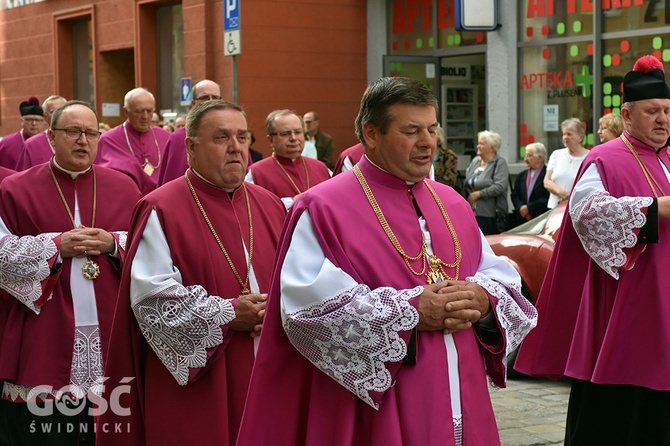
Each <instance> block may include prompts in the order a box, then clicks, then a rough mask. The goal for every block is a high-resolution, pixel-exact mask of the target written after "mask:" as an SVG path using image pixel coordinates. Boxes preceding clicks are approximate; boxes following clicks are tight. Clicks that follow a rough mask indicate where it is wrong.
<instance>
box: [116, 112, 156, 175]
mask: <svg viewBox="0 0 670 446" xmlns="http://www.w3.org/2000/svg"><path fill="white" fill-rule="evenodd" d="M127 123H128V121H126V122H124V123H123V134H124V135H126V144H128V148H129V149H130V153H131V154H132V155H133V156H135V152H134V151H133V146H131V145H130V139H129V138H128V130H127V129H126V124H127ZM149 130H151V134H152V135H153V137H154V144H155V145H156V153H157V154H158V155H157V156H158V162H157V163H156V165H155V166H154V165H153V164H151V162H150V161H149V156H148V155H147V156H145V157H144V164H143V165H142V170H144V173H146V174H147V175H149V176H151V174H153V173H154V170H156V169H158V167H159V166H160V165H161V149H160V147H159V146H158V140H157V139H156V132H154V129H153V128H152V127H149Z"/></svg>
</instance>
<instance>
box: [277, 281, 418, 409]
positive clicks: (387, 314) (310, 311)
mask: <svg viewBox="0 0 670 446" xmlns="http://www.w3.org/2000/svg"><path fill="white" fill-rule="evenodd" d="M422 292H423V287H416V288H413V289H410V290H400V291H396V290H394V289H392V288H387V287H384V288H377V289H376V290H372V291H371V290H370V288H368V287H367V286H365V285H356V286H354V287H352V288H349V289H346V290H343V291H341V292H340V293H338V294H337V295H335V296H332V297H330V298H327V299H326V300H325V301H323V302H318V303H315V304H313V305H310V306H309V307H306V308H301V309H299V310H297V311H295V312H292V313H288V314H287V315H286V318H285V320H284V330H285V331H286V334H287V335H288V337H289V339H290V340H291V343H292V344H293V346H294V347H295V348H296V349H297V350H298V351H299V352H300V353H301V354H302V355H303V356H305V357H306V358H307V359H308V360H309V361H310V362H312V363H313V364H314V365H315V366H316V367H318V368H319V369H320V370H321V371H323V372H325V373H326V374H328V375H329V376H330V377H331V378H333V379H334V380H335V381H337V382H338V383H340V384H341V385H342V386H344V387H345V388H346V389H348V390H349V391H351V392H352V393H354V394H355V395H356V396H358V397H359V398H360V399H361V400H363V401H365V402H366V403H367V404H369V405H370V406H372V407H374V408H375V409H378V408H379V407H378V405H377V404H376V403H375V402H374V401H373V400H372V398H371V397H370V395H369V392H371V391H373V392H380V393H381V392H385V391H386V390H388V389H389V388H390V387H391V384H392V380H391V373H390V372H389V371H388V370H387V369H386V367H385V364H384V363H386V362H399V361H401V360H402V359H403V358H404V357H405V355H406V354H407V345H406V344H405V342H404V341H403V340H402V338H401V337H400V336H399V335H398V332H400V331H407V330H411V329H413V328H414V327H415V326H416V325H417V324H418V323H419V313H418V311H417V310H416V309H415V308H414V307H412V305H411V304H410V303H409V299H411V298H413V297H416V296H419V295H420V294H421V293H422Z"/></svg>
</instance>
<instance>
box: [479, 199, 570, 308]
mask: <svg viewBox="0 0 670 446" xmlns="http://www.w3.org/2000/svg"><path fill="white" fill-rule="evenodd" d="M565 208H566V203H561V204H559V205H558V206H556V207H555V208H554V209H550V210H548V211H547V212H545V213H544V214H542V215H539V216H537V217H535V218H534V219H532V220H530V221H527V222H526V223H524V224H522V225H520V226H517V227H515V228H513V229H511V230H509V231H507V232H503V233H502V234H496V235H489V236H487V237H486V240H488V242H489V244H490V245H491V249H493V252H495V253H496V255H498V256H500V257H503V258H504V259H506V260H507V261H509V262H510V263H511V264H512V265H513V266H514V268H515V269H516V270H517V271H518V273H519V275H520V276H521V285H522V286H521V288H522V289H521V290H522V292H523V293H524V296H526V298H528V300H530V301H531V302H532V303H533V304H535V301H536V300H537V296H538V294H540V287H542V280H543V279H544V274H545V273H546V272H547V266H548V265H549V259H550V258H551V254H552V253H553V252H554V244H555V243H556V237H557V235H558V230H559V228H560V227H561V222H562V221H563V214H564V213H565Z"/></svg>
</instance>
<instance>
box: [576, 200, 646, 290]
mask: <svg viewBox="0 0 670 446" xmlns="http://www.w3.org/2000/svg"><path fill="white" fill-rule="evenodd" d="M652 203H653V198H651V197H621V198H614V197H612V196H611V195H610V194H609V193H607V192H605V191H597V192H593V193H591V194H589V195H588V196H586V197H585V198H584V199H582V200H581V201H580V202H579V203H577V204H576V205H575V206H573V207H572V208H571V209H570V217H572V223H573V226H574V228H575V232H576V233H577V236H578V237H579V240H580V241H581V242H582V246H583V247H584V250H585V251H586V252H587V253H588V254H589V255H590V256H591V258H592V259H593V261H594V262H596V264H598V266H600V267H601V268H602V269H603V270H604V271H605V272H606V273H607V274H609V275H610V276H612V277H614V278H615V279H618V278H619V269H621V268H622V267H623V266H624V265H626V264H627V263H628V260H629V259H628V256H627V255H626V252H625V249H630V248H632V247H633V246H635V245H636V244H637V235H636V234H635V233H634V232H633V230H634V229H639V228H641V227H642V226H644V225H645V224H646V222H647V217H646V215H645V214H644V212H643V209H645V208H647V207H649V206H650V205H651V204H652ZM632 266H633V265H627V267H628V268H632Z"/></svg>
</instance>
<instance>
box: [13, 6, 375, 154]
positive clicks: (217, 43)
mask: <svg viewBox="0 0 670 446" xmlns="http://www.w3.org/2000/svg"><path fill="white" fill-rule="evenodd" d="M238 1H240V11H241V36H242V37H241V39H242V54H241V55H239V56H237V65H238V81H237V85H238V102H239V103H240V104H241V105H243V106H244V107H245V109H246V111H247V115H248V118H249V125H250V127H251V128H252V129H253V130H254V133H255V134H256V137H257V142H256V147H255V148H256V149H257V150H260V151H262V152H264V153H265V154H268V153H269V147H268V145H267V142H266V141H265V138H264V134H265V130H264V126H265V117H266V116H267V114H268V113H269V112H270V111H272V110H274V109H277V108H293V109H295V110H296V111H298V112H299V113H301V114H304V113H306V112H308V111H312V110H314V111H317V112H318V113H319V114H320V115H321V128H322V130H323V131H325V132H327V133H329V134H331V135H332V136H333V138H334V142H335V150H336V152H340V151H341V150H343V149H345V148H346V147H348V146H350V145H353V144H355V143H356V142H357V141H356V137H355V135H354V131H353V121H354V118H355V117H356V113H357V111H358V106H359V103H360V98H361V94H362V93H363V90H364V89H365V86H366V69H365V66H366V39H365V33H366V28H365V27H366V2H365V0H293V1H289V0H238ZM164 3H165V2H163V1H158V2H156V4H164ZM151 4H152V3H151V2H150V1H149V2H146V1H142V2H140V3H136V2H134V1H131V0H109V1H96V2H94V3H93V5H94V6H93V8H92V14H93V17H94V19H93V22H94V46H95V47H94V55H95V56H94V57H95V62H94V64H95V72H94V74H95V85H96V100H97V102H98V104H97V105H98V108H100V104H101V103H102V102H119V103H122V101H123V93H122V92H121V91H122V90H123V89H125V88H127V87H126V84H127V83H128V82H129V81H127V80H117V79H118V77H119V71H120V70H125V71H122V72H124V73H127V71H128V70H134V73H133V74H132V75H131V73H127V75H128V76H129V79H131V80H130V82H132V79H134V82H135V83H137V84H140V85H142V86H147V87H149V88H151V86H152V85H154V86H155V82H156V79H155V76H156V73H155V69H153V67H152V66H150V65H148V64H143V63H142V61H143V60H145V59H142V58H143V57H144V58H148V59H150V58H151V57H152V56H153V54H148V53H149V51H152V52H153V48H151V45H146V44H144V45H143V46H142V47H141V48H140V47H139V45H140V44H139V43H138V42H140V41H141V39H140V36H139V35H138V34H139V33H138V30H137V27H138V24H137V23H136V22H135V20H136V17H137V16H138V13H139V12H140V8H143V7H147V5H149V7H150V6H151ZM86 8H88V10H89V11H90V10H91V2H90V1H88V2H87V1H85V0H48V1H45V2H42V3H37V4H33V5H28V6H23V7H19V8H15V9H9V10H4V11H0V135H5V134H9V133H11V132H13V131H16V130H18V128H19V125H20V117H19V111H18V106H19V104H20V103H21V102H22V101H24V100H25V99H26V98H28V97H29V96H31V95H35V96H37V97H38V98H39V99H40V101H42V100H44V99H45V98H46V97H47V96H49V95H51V94H54V93H61V92H59V91H56V90H57V84H56V81H57V73H55V72H54V70H55V68H54V65H55V60H56V57H55V55H54V51H58V50H59V49H58V48H54V47H55V46H56V43H55V42H56V38H55V35H54V33H55V32H54V24H55V22H56V19H55V18H58V17H62V16H63V15H65V16H67V14H68V13H69V12H70V11H76V10H78V9H86ZM182 10H183V18H184V65H185V67H186V72H185V76H190V77H192V78H193V80H194V82H197V81H198V80H200V79H203V78H209V79H212V80H215V81H217V82H219V83H220V84H221V85H222V88H223V92H224V97H225V98H226V99H232V88H233V78H232V66H233V64H232V57H224V56H223V30H222V26H223V25H222V23H223V19H222V16H223V3H222V1H221V0H217V1H214V0H183V2H182ZM143 39H146V36H145V37H143ZM120 50H121V51H120ZM61 51H62V52H63V53H64V54H67V49H61ZM131 58H132V59H134V60H126V59H131ZM379 63H381V61H379ZM117 95H118V96H119V97H117V98H112V97H113V96H117Z"/></svg>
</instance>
